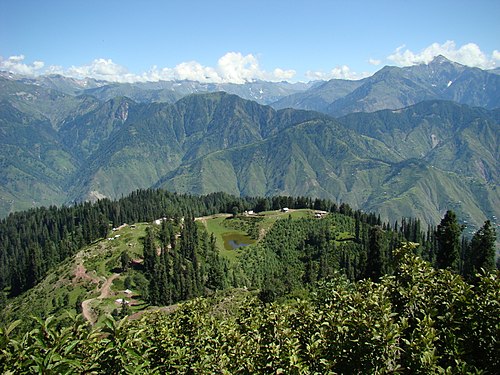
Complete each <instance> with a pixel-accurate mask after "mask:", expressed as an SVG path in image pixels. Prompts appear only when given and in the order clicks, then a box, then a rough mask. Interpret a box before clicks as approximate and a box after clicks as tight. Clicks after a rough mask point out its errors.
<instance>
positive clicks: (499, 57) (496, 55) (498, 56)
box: [491, 50, 500, 61]
mask: <svg viewBox="0 0 500 375" xmlns="http://www.w3.org/2000/svg"><path fill="white" fill-rule="evenodd" d="M491 57H493V58H494V59H495V60H497V61H500V51H497V50H494V51H493V53H492V54H491Z"/></svg>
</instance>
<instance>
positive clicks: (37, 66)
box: [0, 55, 45, 76]
mask: <svg viewBox="0 0 500 375" xmlns="http://www.w3.org/2000/svg"><path fill="white" fill-rule="evenodd" d="M44 65H45V64H44V63H43V62H42V61H34V62H33V63H32V64H25V63H24V55H17V56H10V57H9V58H8V59H3V58H2V57H0V70H7V71H9V72H11V73H15V74H21V75H27V76H33V75H37V74H40V71H41V69H42V68H43V66H44Z"/></svg>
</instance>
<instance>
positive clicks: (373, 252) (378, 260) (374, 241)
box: [365, 226, 387, 281]
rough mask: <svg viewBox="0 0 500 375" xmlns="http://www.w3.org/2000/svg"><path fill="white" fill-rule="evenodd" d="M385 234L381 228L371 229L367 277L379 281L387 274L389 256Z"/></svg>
mask: <svg viewBox="0 0 500 375" xmlns="http://www.w3.org/2000/svg"><path fill="white" fill-rule="evenodd" d="M386 252H387V251H386V244H385V239H384V232H383V231H382V229H381V228H380V227H379V226H374V227H372V228H371V229H370V235H369V244H368V259H367V261H366V273H365V276H366V277H369V278H370V279H372V280H373V281H378V280H379V279H380V277H381V276H382V275H383V274H384V273H385V272H386V268H387V264H386V263H387V256H386Z"/></svg>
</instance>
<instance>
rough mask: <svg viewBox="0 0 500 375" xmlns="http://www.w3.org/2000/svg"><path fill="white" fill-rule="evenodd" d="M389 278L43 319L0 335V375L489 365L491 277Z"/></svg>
mask: <svg viewBox="0 0 500 375" xmlns="http://www.w3.org/2000/svg"><path fill="white" fill-rule="evenodd" d="M413 247H414V245H411V244H408V245H405V246H404V247H403V249H400V250H397V251H395V252H394V253H393V255H394V267H395V269H394V271H395V272H394V276H384V277H382V278H381V280H380V282H378V283H374V282H372V281H369V280H364V281H360V282H352V281H349V280H348V279H346V278H345V277H343V276H341V275H339V274H333V275H332V276H331V277H330V278H329V279H328V280H327V281H323V282H320V283H318V284H316V286H315V287H314V288H312V289H311V290H310V293H309V294H308V295H305V296H302V297H301V298H298V299H288V300H284V301H282V302H280V303H271V304H269V303H264V302H262V301H261V300H260V299H259V298H257V297H256V296H255V295H254V293H250V292H246V291H243V290H233V291H231V292H225V293H218V294H216V295H215V296H213V297H211V298H210V299H195V300H192V301H190V302H187V303H185V304H183V305H181V306H180V307H179V309H178V311H176V312H175V313H172V314H167V315H165V314H161V313H152V314H150V315H147V316H144V317H143V318H142V319H141V320H139V321H128V320H127V319H123V320H121V321H115V320H114V319H113V318H111V317H110V318H109V319H108V320H107V322H106V323H105V324H104V326H102V327H101V328H96V329H94V330H89V329H88V328H87V327H86V326H85V324H83V323H82V322H81V321H78V320H76V321H74V322H73V323H72V324H70V325H68V326H67V327H65V328H60V327H58V326H57V325H56V323H55V321H54V319H53V318H48V319H46V320H39V322H38V324H37V327H36V328H35V329H33V330H32V331H30V332H28V333H26V334H25V335H24V336H22V337H20V338H16V337H15V330H16V323H14V324H12V325H11V326H10V327H8V328H3V329H1V332H0V333H1V335H0V371H2V372H3V373H14V374H24V373H33V372H37V373H69V372H73V373H89V372H95V373H108V374H115V373H231V374H236V373H242V374H243V373H291V374H315V373H316V374H318V373H321V374H326V373H345V374H351V373H380V374H382V373H414V374H429V373H485V374H495V373H497V370H498V367H499V366H500V362H499V359H500V356H499V353H500V348H499V346H498V345H499V344H498V342H499V340H498V338H499V329H500V279H499V277H498V274H494V273H493V274H489V275H484V276H481V277H479V279H478V280H476V282H475V284H474V285H472V284H469V283H467V282H465V281H464V280H463V279H462V278H461V277H460V276H459V275H456V274H454V273H452V272H450V271H449V270H437V269H435V268H433V267H432V266H431V265H430V264H429V263H427V262H425V261H423V260H422V259H420V258H419V257H417V256H415V255H414V254H413V252H414V250H415V249H414V248H413Z"/></svg>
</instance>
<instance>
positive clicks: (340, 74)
mask: <svg viewBox="0 0 500 375" xmlns="http://www.w3.org/2000/svg"><path fill="white" fill-rule="evenodd" d="M370 75H371V73H368V72H362V73H356V72H353V71H351V68H349V67H348V66H347V65H342V66H337V67H335V68H333V69H332V70H330V71H329V72H326V73H325V72H321V71H316V72H314V71H310V70H308V71H307V72H306V78H307V79H310V80H329V79H350V80H357V79H362V78H365V77H368V76H370Z"/></svg>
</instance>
